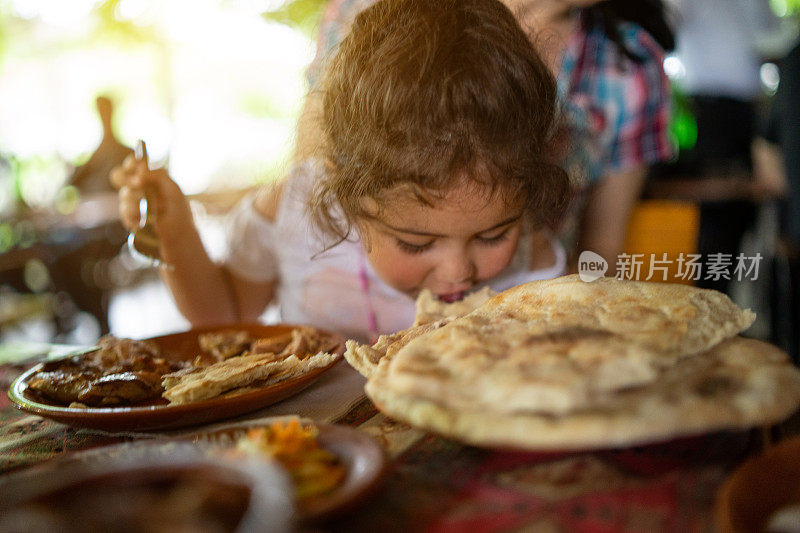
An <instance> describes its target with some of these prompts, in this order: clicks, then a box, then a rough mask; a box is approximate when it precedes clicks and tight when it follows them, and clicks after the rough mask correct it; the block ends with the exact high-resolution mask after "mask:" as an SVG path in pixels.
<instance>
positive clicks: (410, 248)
mask: <svg viewBox="0 0 800 533" xmlns="http://www.w3.org/2000/svg"><path fill="white" fill-rule="evenodd" d="M431 246H433V241H431V242H428V243H425V244H411V243H410V242H406V241H402V240H400V239H397V247H398V248H400V249H401V250H402V251H404V252H405V253H407V254H421V253H422V252H424V251H426V250H428V249H429V248H430V247H431Z"/></svg>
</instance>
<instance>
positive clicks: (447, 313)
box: [344, 287, 497, 378]
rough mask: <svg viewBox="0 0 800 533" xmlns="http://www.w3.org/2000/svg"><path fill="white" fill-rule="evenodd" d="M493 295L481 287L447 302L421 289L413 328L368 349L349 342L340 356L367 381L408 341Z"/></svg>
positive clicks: (438, 326) (393, 335)
mask: <svg viewBox="0 0 800 533" xmlns="http://www.w3.org/2000/svg"><path fill="white" fill-rule="evenodd" d="M496 294H497V293H496V292H494V291H493V290H492V289H490V288H489V287H483V288H481V289H480V290H478V291H476V292H474V293H472V294H469V295H467V296H466V297H465V298H464V299H463V300H461V301H459V302H453V303H447V302H443V301H441V300H439V298H438V297H437V296H436V295H435V294H434V293H433V292H431V291H430V290H428V289H422V291H421V292H420V293H419V296H418V297H417V303H416V306H417V312H416V317H415V319H414V325H413V326H411V327H410V328H408V329H404V330H402V331H398V332H397V333H392V334H390V335H381V336H380V337H378V340H377V341H376V342H375V344H373V345H372V346H368V345H366V344H359V343H358V342H356V341H354V340H349V341H347V343H346V347H347V350H346V351H345V353H344V357H345V359H347V362H348V363H350V366H352V367H353V368H355V369H356V370H358V372H359V373H360V374H361V375H363V376H364V377H367V378H369V377H370V376H371V375H372V373H373V372H374V371H375V369H376V368H377V366H378V363H379V362H380V361H381V360H386V361H388V360H390V359H391V358H392V357H393V356H394V354H395V353H397V352H398V351H399V350H400V349H401V348H403V347H404V346H405V345H406V344H408V343H409V342H411V341H412V340H414V339H416V338H417V337H419V336H421V335H424V334H426V333H428V332H430V331H433V330H435V329H439V328H440V327H442V326H444V325H445V324H447V323H448V322H450V321H452V320H455V319H456V318H459V317H461V316H464V315H466V314H468V313H470V312H472V311H474V310H475V309H476V308H477V307H478V306H480V305H481V304H483V303H484V302H486V301H487V300H488V299H489V298H491V297H492V296H494V295H496Z"/></svg>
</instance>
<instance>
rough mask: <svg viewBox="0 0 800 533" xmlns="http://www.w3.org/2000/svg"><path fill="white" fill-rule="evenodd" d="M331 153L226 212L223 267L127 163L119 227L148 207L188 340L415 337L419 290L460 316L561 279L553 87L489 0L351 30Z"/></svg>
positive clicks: (410, 8)
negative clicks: (143, 202) (318, 330)
mask: <svg viewBox="0 0 800 533" xmlns="http://www.w3.org/2000/svg"><path fill="white" fill-rule="evenodd" d="M322 91H323V101H324V124H325V136H326V143H325V152H324V153H322V154H319V155H318V156H317V157H312V158H308V159H306V160H305V161H303V162H301V163H300V164H298V165H297V166H296V167H295V168H294V169H293V171H292V172H291V174H290V176H289V177H288V178H287V179H286V180H285V181H284V183H283V184H281V186H280V187H278V188H274V189H270V190H263V191H261V192H260V193H259V194H258V195H255V196H253V197H247V198H245V199H244V200H243V201H242V202H241V204H240V205H239V206H238V207H237V208H236V209H235V211H234V212H233V213H232V217H231V221H230V232H229V241H230V250H229V253H228V256H227V258H226V259H225V261H224V263H223V264H215V263H213V262H212V261H211V260H210V259H209V258H208V256H207V255H206V253H205V251H204V249H203V246H202V243H201V242H200V238H199V236H198V234H197V231H196V229H195V228H194V225H193V223H192V219H191V214H190V211H189V208H188V205H187V201H186V199H185V198H184V197H183V195H182V194H181V192H180V190H179V189H178V187H177V185H176V184H175V183H174V182H173V181H172V180H170V179H169V177H168V176H167V174H166V173H164V172H159V171H154V172H150V173H148V172H147V171H146V168H145V167H144V165H143V164H142V163H141V162H139V161H136V160H133V159H129V160H128V161H126V162H125V164H124V165H123V166H122V167H120V168H118V169H115V171H114V172H113V173H112V180H113V181H114V182H115V183H118V184H120V185H122V189H121V192H120V197H121V200H122V201H121V214H122V218H123V220H124V222H125V223H126V225H127V226H129V227H131V228H135V227H136V226H137V224H138V203H137V202H138V198H140V197H141V194H142V191H143V189H144V187H149V188H150V189H151V190H152V191H153V194H154V195H155V196H156V204H157V216H156V223H157V227H156V229H157V232H158V234H159V237H160V238H161V246H162V255H163V259H164V260H165V261H166V262H167V263H170V264H172V265H174V268H173V269H162V275H163V276H164V279H165V280H166V282H167V283H168V285H169V287H170V289H171V290H172V292H173V295H174V297H175V300H176V302H177V304H178V306H179V308H180V310H181V311H182V312H183V313H184V314H185V315H186V317H187V318H188V319H189V320H190V321H192V322H193V323H195V324H210V323H217V324H220V323H224V322H232V321H241V320H252V319H255V318H256V317H258V316H259V314H260V313H261V312H262V311H263V310H264V308H265V307H266V305H267V304H268V303H269V302H270V301H272V300H273V298H277V301H278V303H279V305H280V310H281V318H282V320H284V321H286V322H294V323H308V324H313V325H316V326H319V327H324V328H328V329H331V330H334V331H338V332H340V333H342V334H344V335H346V336H349V337H351V338H356V339H360V340H368V339H370V338H373V337H375V336H376V335H377V334H379V333H386V332H393V331H397V330H399V329H403V328H406V327H408V326H409V325H410V324H411V322H412V321H413V315H414V298H415V297H416V296H417V294H418V293H419V291H420V290H421V289H423V288H427V289H430V290H431V291H433V292H434V293H436V294H437V295H439V297H440V298H441V299H442V300H445V301H455V300H458V299H460V298H462V297H463V296H464V294H465V293H467V292H468V291H472V290H475V289H477V288H479V287H481V286H484V285H490V286H491V287H492V288H494V289H495V290H503V289H506V288H509V287H511V286H513V285H516V284H519V283H522V282H525V281H529V280H533V279H542V278H549V277H554V276H557V275H559V274H561V273H562V272H563V270H564V266H565V257H564V255H565V254H564V251H563V249H562V248H560V247H559V246H558V245H557V244H556V243H555V242H554V241H553V240H552V239H551V238H550V235H549V231H548V230H547V225H548V223H550V222H552V221H553V220H555V219H556V218H557V217H558V216H559V215H560V213H561V211H562V210H563V208H564V206H565V202H566V196H567V191H568V180H567V177H566V174H565V173H564V172H563V171H562V170H561V169H560V168H559V167H558V166H556V165H554V164H553V163H551V161H550V157H549V155H548V152H549V140H550V134H551V132H552V130H553V125H554V114H555V96H556V87H555V83H554V80H553V78H552V75H551V74H550V72H549V70H548V68H547V66H546V65H545V64H544V63H543V61H542V60H541V58H540V57H539V55H538V54H537V53H536V51H535V50H534V48H533V47H532V45H531V44H530V42H529V41H528V39H527V37H526V35H525V33H524V32H523V31H522V30H521V29H520V27H519V25H518V24H517V22H516V21H515V19H514V17H513V15H512V14H511V12H510V11H509V10H508V9H507V8H506V7H505V6H503V4H501V3H500V2H498V1H496V0H438V1H436V2H431V1H430V0H385V1H382V2H380V3H378V4H376V5H375V6H373V7H371V8H369V9H367V10H365V11H364V12H363V13H361V14H360V15H359V16H358V18H357V19H356V20H355V23H354V25H353V28H352V31H351V33H350V35H349V36H348V37H347V38H346V39H345V40H344V41H343V43H342V45H341V47H340V48H339V50H338V52H337V54H336V56H335V57H334V59H333V61H332V63H331V65H330V67H329V68H328V71H327V75H326V77H325V79H324V81H323V85H322Z"/></svg>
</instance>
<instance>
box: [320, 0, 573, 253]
mask: <svg viewBox="0 0 800 533" xmlns="http://www.w3.org/2000/svg"><path fill="white" fill-rule="evenodd" d="M322 91H323V95H322V96H323V123H324V133H325V137H326V139H325V146H324V149H325V154H324V155H325V159H326V161H327V166H328V171H327V172H326V173H325V176H324V177H323V178H321V179H320V181H318V182H317V183H316V184H315V190H314V194H313V195H312V198H311V200H310V204H309V207H310V209H311V213H312V214H313V216H314V219H315V221H316V223H317V224H318V226H319V227H320V228H322V229H323V230H324V231H326V232H327V233H328V234H330V235H332V236H335V237H337V238H338V239H340V240H343V239H346V238H347V237H348V236H349V234H350V231H351V229H352V227H353V225H354V224H355V223H357V222H358V221H359V220H361V219H363V218H364V217H370V216H375V213H372V212H368V211H367V210H366V209H365V206H364V202H363V200H364V199H365V198H370V199H374V200H376V202H375V203H376V204H378V205H380V204H381V200H382V199H385V198H386V194H387V193H390V192H393V193H395V194H396V191H397V187H398V186H400V185H405V186H408V187H410V190H411V191H412V193H413V194H414V195H415V196H416V197H417V198H418V199H419V200H420V201H422V202H426V203H428V204H430V201H431V200H430V199H431V198H434V199H435V198H437V197H441V195H443V194H445V193H446V192H447V190H448V188H449V187H452V186H453V185H454V184H456V183H461V182H457V181H456V180H464V179H466V180H467V181H468V182H472V183H473V184H474V185H480V186H481V187H479V188H477V189H476V190H481V191H483V190H488V191H490V192H491V193H494V192H495V191H500V192H502V194H505V195H507V197H508V198H514V199H515V200H518V201H522V202H523V203H524V206H525V209H526V214H527V215H528V217H527V218H528V220H529V221H530V222H531V223H533V224H543V223H548V222H552V221H555V220H556V219H557V218H558V217H559V216H560V215H561V213H562V211H563V210H564V208H565V207H566V202H567V197H568V190H569V180H568V178H567V175H566V173H565V172H564V171H563V170H562V169H561V168H560V167H559V166H558V165H556V164H555V163H554V162H553V157H552V155H551V145H552V142H551V141H552V136H553V134H554V132H555V129H556V128H555V117H556V110H557V104H556V84H555V80H554V78H553V75H552V74H551V72H550V70H549V69H548V68H547V65H545V63H544V62H543V60H542V58H541V57H540V56H539V54H538V53H537V52H536V50H535V49H534V47H533V45H532V44H531V42H530V41H529V39H528V37H527V36H526V34H525V32H524V31H523V30H522V29H521V28H520V26H519V25H518V23H517V21H516V20H515V18H514V16H513V15H512V13H511V12H510V11H509V10H508V8H506V7H505V6H504V5H503V4H502V3H500V2H499V1H497V0H381V1H380V2H378V3H376V4H375V5H373V6H372V7H370V8H368V9H366V10H365V11H363V12H362V13H360V14H359V15H358V17H357V18H356V19H355V22H354V24H353V26H352V29H351V32H350V34H349V35H348V36H347V37H346V38H345V39H344V41H343V42H342V44H341V46H340V48H339V50H338V52H337V53H336V55H335V56H334V58H333V59H332V62H331V64H330V65H329V67H328V70H327V73H326V77H325V78H324V81H323V85H322ZM483 186H486V187H487V188H488V189H483Z"/></svg>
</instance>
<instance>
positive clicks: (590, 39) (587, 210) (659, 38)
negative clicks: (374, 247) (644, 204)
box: [297, 0, 697, 275]
mask: <svg viewBox="0 0 800 533" xmlns="http://www.w3.org/2000/svg"><path fill="white" fill-rule="evenodd" d="M378 1H379V0H330V3H329V5H328V8H327V9H326V11H325V15H324V17H323V21H322V23H321V26H320V31H319V44H318V46H317V56H316V58H315V60H314V62H313V63H312V65H311V67H310V68H309V70H308V78H309V83H310V84H311V85H312V86H316V85H317V84H318V82H319V78H320V72H322V71H323V70H324V68H325V65H326V64H327V63H328V60H329V57H330V55H331V54H332V52H333V51H334V50H335V49H336V47H337V46H338V44H339V42H340V41H341V40H342V39H343V37H344V36H345V35H346V34H347V32H348V31H349V28H350V24H351V23H352V20H353V18H354V17H355V14H356V13H358V12H359V11H361V10H363V9H365V8H366V7H368V6H369V5H372V4H374V3H376V2H378ZM503 3H504V4H506V5H507V6H508V7H509V9H510V10H511V12H512V13H514V15H515V16H516V18H517V20H518V21H519V23H520V25H521V26H522V27H523V29H524V30H525V31H526V32H527V33H528V36H529V38H531V39H532V40H533V41H534V42H535V43H537V45H538V46H539V47H540V53H541V54H542V56H543V57H544V59H545V61H546V62H547V63H548V64H549V66H550V68H551V70H552V71H553V72H554V73H555V75H556V78H557V80H558V86H559V101H560V106H561V107H562V108H563V110H564V120H563V123H564V127H565V132H566V134H567V135H566V136H567V138H568V140H569V144H568V147H567V149H566V150H565V151H564V153H563V156H564V157H563V159H562V160H561V161H562V166H564V168H565V169H566V170H567V172H568V173H569V174H570V178H571V180H572V183H573V185H574V192H573V195H574V197H575V201H573V203H572V207H571V209H570V211H569V213H568V215H567V216H565V217H564V218H565V220H564V223H563V224H562V225H561V227H560V228H559V237H560V240H561V241H562V242H563V243H565V244H566V245H567V247H568V249H569V250H570V253H571V255H572V260H573V261H572V262H571V264H570V268H571V269H575V268H576V266H577V264H576V263H577V257H578V254H579V253H580V252H581V251H583V250H593V251H595V252H598V253H599V254H600V255H602V256H604V257H605V258H606V259H607V260H608V262H609V266H610V271H609V272H608V273H607V275H613V270H614V268H615V267H616V257H617V255H618V254H619V253H620V252H622V251H623V246H624V243H625V235H626V230H627V226H628V218H629V215H630V213H631V211H632V209H633V207H634V205H635V203H636V201H637V200H638V198H639V193H640V191H641V188H642V184H643V182H644V178H645V175H646V174H647V172H648V167H649V166H651V165H653V164H655V163H657V162H659V161H665V160H668V159H669V158H670V157H671V155H672V150H671V145H670V142H669V140H668V124H669V116H670V88H669V82H668V80H667V77H666V75H665V73H664V69H663V67H662V65H663V60H664V53H663V51H664V50H669V49H671V48H673V46H674V38H673V34H672V30H671V29H670V27H669V25H668V23H667V18H666V14H665V5H664V1H663V0H603V1H599V0H503ZM696 3H697V2H695V4H696ZM312 95H313V93H312ZM317 107H318V102H317V100H316V99H315V98H308V99H307V100H306V104H305V109H304V112H303V113H302V114H301V122H300V126H299V128H298V139H297V150H298V152H299V153H301V154H302V153H306V152H307V151H308V150H310V149H312V148H313V147H314V146H315V145H316V143H317V137H318V135H316V131H317V130H318V129H319V128H318V127H317V126H316V124H315V120H314V119H315V117H316V115H317V109H316V108H317Z"/></svg>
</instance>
